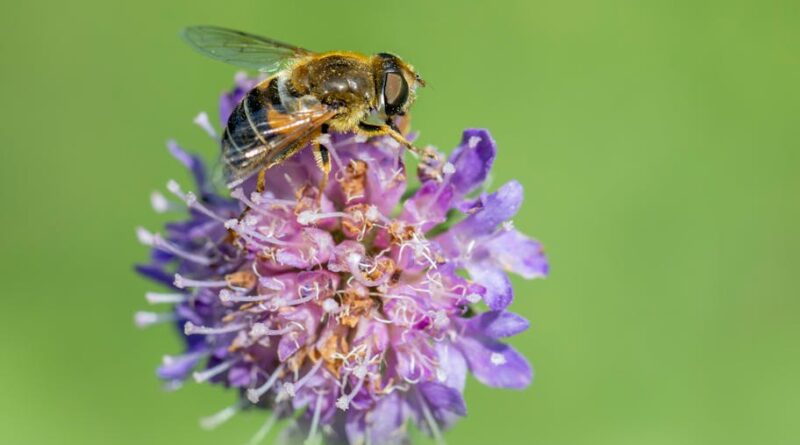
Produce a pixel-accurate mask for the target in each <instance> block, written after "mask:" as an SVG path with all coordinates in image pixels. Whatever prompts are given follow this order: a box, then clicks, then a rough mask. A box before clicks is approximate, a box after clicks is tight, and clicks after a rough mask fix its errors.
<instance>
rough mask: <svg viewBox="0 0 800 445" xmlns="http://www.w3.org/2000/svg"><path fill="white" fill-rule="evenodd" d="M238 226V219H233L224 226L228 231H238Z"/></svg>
mask: <svg viewBox="0 0 800 445" xmlns="http://www.w3.org/2000/svg"><path fill="white" fill-rule="evenodd" d="M238 225H239V220H238V219H236V218H231V219H229V220H227V221H225V224H224V226H225V228H226V229H228V230H234V229H236V226H238Z"/></svg>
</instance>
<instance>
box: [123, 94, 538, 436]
mask: <svg viewBox="0 0 800 445" xmlns="http://www.w3.org/2000/svg"><path fill="white" fill-rule="evenodd" d="M247 82H248V80H247V79H239V87H238V88H237V90H236V91H234V92H233V93H232V94H230V95H224V96H223V98H222V104H221V110H222V114H223V118H224V114H225V110H230V108H231V106H230V104H232V103H235V101H236V100H237V97H240V96H241V91H240V90H243V89H244V88H246V85H245V84H246V83H247ZM236 95H238V96H236ZM327 138H329V140H326V141H325V142H326V145H327V146H328V147H329V149H330V153H331V157H332V160H333V171H332V173H331V179H330V181H329V183H328V186H327V187H326V188H325V190H319V189H318V185H319V184H320V179H321V172H320V170H319V169H318V168H317V166H316V164H315V162H314V159H313V156H312V154H311V153H310V150H302V151H301V152H300V153H298V154H297V155H295V156H294V157H292V158H291V159H289V160H288V161H286V162H284V163H283V164H280V165H278V166H276V167H274V168H272V169H270V170H269V172H268V174H267V175H266V178H267V184H266V185H267V187H266V191H265V192H263V193H258V192H255V191H254V188H253V185H252V184H250V183H245V184H244V185H243V186H242V187H241V188H237V189H235V190H232V191H231V193H230V196H220V195H218V194H216V193H214V192H213V191H212V190H213V187H212V186H211V185H210V184H209V182H208V179H207V177H208V175H207V174H206V170H205V169H204V167H203V164H202V162H200V160H199V159H198V158H197V157H195V156H192V155H190V154H188V153H186V152H185V151H183V150H182V149H181V148H179V147H178V146H177V145H174V144H172V145H171V146H170V151H171V152H172V154H173V155H174V156H175V157H176V158H177V159H178V160H179V161H181V163H183V164H184V165H185V166H186V167H187V168H188V169H190V170H191V171H192V173H193V175H194V178H195V185H194V189H195V190H196V191H195V192H192V191H188V190H184V189H182V188H181V187H180V186H179V185H178V184H176V183H174V182H170V183H169V184H168V187H167V188H168V189H169V191H170V192H171V194H172V195H174V196H175V197H176V198H177V199H178V200H179V201H180V202H182V204H181V203H176V202H174V200H170V199H167V198H165V197H164V196H162V195H159V194H157V195H154V199H153V203H154V207H155V208H156V209H157V210H168V209H178V208H180V206H181V205H182V206H183V207H184V208H186V209H187V210H188V218H186V219H185V220H183V221H180V222H176V223H172V224H168V225H167V226H166V230H165V232H164V233H163V234H154V233H150V232H148V231H146V230H144V229H139V232H138V235H139V239H140V240H141V241H142V242H144V243H145V244H147V245H149V246H152V259H151V261H150V263H149V264H147V265H142V266H138V270H139V271H140V272H141V273H142V274H144V275H145V276H147V277H149V278H151V279H152V280H154V281H157V282H160V283H162V284H164V285H165V286H167V287H168V288H169V291H168V292H165V293H149V294H148V295H147V297H148V300H149V301H150V302H151V303H168V304H173V305H174V309H173V310H172V311H171V312H167V313H161V314H157V313H150V312H142V313H139V314H137V323H139V324H141V325H147V324H151V323H155V322H160V321H170V322H175V323H177V324H178V326H179V328H180V331H181V333H182V334H183V338H184V339H185V351H183V353H182V354H180V355H177V356H169V357H166V358H165V359H164V363H163V365H162V366H160V367H159V368H158V375H159V377H160V378H162V379H164V380H165V381H166V382H168V383H169V384H170V385H171V386H179V385H180V384H181V383H182V382H183V381H184V380H186V379H188V378H193V379H194V380H196V381H197V382H210V383H214V384H222V385H225V386H228V387H231V388H235V389H236V390H237V391H238V398H237V402H236V403H235V404H234V405H233V406H231V407H229V408H226V409H224V410H222V411H220V412H219V413H217V414H215V415H213V416H211V417H209V418H206V419H204V424H205V425H206V426H214V425H216V424H218V423H220V422H222V421H224V420H226V419H227V418H229V417H231V416H232V415H233V414H234V413H236V412H237V411H239V410H241V409H245V408H251V407H257V408H268V409H269V410H271V412H272V414H271V415H270V417H269V419H268V420H267V422H266V423H265V425H264V428H263V429H262V430H261V431H259V433H258V434H257V437H256V439H259V438H260V437H263V435H264V434H266V430H267V429H268V428H269V427H271V426H272V424H273V423H274V421H275V420H276V419H279V418H289V417H296V420H295V423H294V424H293V426H292V427H290V428H288V429H287V430H285V431H284V433H283V434H284V436H285V437H286V438H287V439H288V440H289V441H290V443H295V442H294V440H296V439H298V438H299V439H300V440H302V439H307V440H315V439H317V438H319V437H322V438H323V439H324V440H325V441H326V442H328V443H352V444H355V443H382V444H383V443H387V444H388V443H404V441H406V440H407V438H406V425H407V423H409V420H410V421H411V422H413V423H415V424H416V425H418V427H419V428H421V429H422V430H423V431H425V432H427V433H429V434H431V435H433V436H434V437H437V438H439V439H440V438H441V431H442V430H443V429H446V428H448V427H449V426H451V425H452V424H453V422H455V421H456V420H457V419H458V418H459V417H461V416H464V415H465V414H466V405H465V403H464V399H463V392H464V386H465V381H466V376H467V373H468V372H471V373H472V374H473V375H474V376H475V378H476V379H477V380H478V381H480V382H482V383H484V384H486V385H489V386H493V387H501V388H524V387H525V386H527V385H528V384H529V383H530V382H531V379H532V371H531V368H530V366H529V365H528V362H527V361H526V360H525V358H524V357H523V356H521V355H520V354H519V353H518V352H517V351H515V350H514V349H513V348H512V347H510V346H508V345H507V344H504V343H503V342H502V341H501V339H502V338H505V337H510V336H513V335H515V334H518V333H520V332H522V331H524V330H525V329H526V328H527V327H528V322H527V321H526V320H525V319H524V318H522V317H521V316H519V315H516V314H513V313H511V312H508V311H507V307H508V305H509V304H510V303H511V301H512V288H511V284H510V281H509V279H508V276H507V273H508V272H514V273H517V274H519V275H521V276H523V277H525V278H536V277H542V276H545V275H546V274H547V261H546V259H545V257H544V254H543V252H542V248H541V246H540V244H539V243H538V242H536V241H534V240H532V239H530V238H528V237H526V236H525V235H523V234H521V233H520V232H518V231H517V230H516V229H515V228H514V227H513V225H512V223H511V221H512V218H513V216H514V215H515V213H516V212H517V210H518V209H519V207H520V205H521V203H522V187H521V185H520V184H519V183H518V182H515V181H511V182H509V183H507V184H505V185H503V186H501V187H500V188H499V189H498V190H496V191H494V192H491V193H489V192H487V191H485V190H484V189H483V187H484V184H485V182H486V179H487V176H488V174H489V170H490V168H491V165H492V162H493V160H494V157H495V152H496V147H495V143H494V141H493V140H492V138H491V136H490V135H489V133H488V132H487V131H485V130H479V129H472V130H466V131H465V132H464V135H463V139H462V142H461V144H460V145H459V146H458V147H457V148H456V149H455V150H454V151H453V153H452V155H451V156H450V157H449V158H447V159H446V160H445V159H444V156H443V155H442V154H440V153H438V152H436V151H435V150H434V149H432V148H428V149H427V156H423V157H422V159H420V163H419V168H418V172H417V173H418V176H419V179H420V183H421V186H419V188H417V189H415V190H411V191H407V170H406V165H405V163H404V155H405V152H404V149H403V148H402V147H400V146H399V144H397V143H396V142H395V141H393V140H391V139H390V138H384V137H377V138H372V139H366V138H363V137H361V136H358V135H350V134H331V135H329V136H327ZM320 194H321V196H320ZM298 411H299V412H302V415H300V416H293V413H295V412H298Z"/></svg>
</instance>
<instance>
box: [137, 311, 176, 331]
mask: <svg viewBox="0 0 800 445" xmlns="http://www.w3.org/2000/svg"><path fill="white" fill-rule="evenodd" d="M133 319H134V322H135V323H136V326H138V327H140V328H146V327H149V326H152V325H154V324H159V323H167V322H171V321H175V320H176V317H175V313H173V312H146V311H139V312H137V313H136V314H135V315H134V317H133Z"/></svg>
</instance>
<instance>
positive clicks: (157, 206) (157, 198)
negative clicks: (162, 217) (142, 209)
mask: <svg viewBox="0 0 800 445" xmlns="http://www.w3.org/2000/svg"><path fill="white" fill-rule="evenodd" d="M150 205H151V206H152V207H153V210H155V212H156V213H166V212H169V211H170V210H176V207H175V204H173V203H172V202H170V201H169V200H168V199H167V197H166V196H164V195H163V194H162V193H161V192H158V191H154V192H153V193H151V194H150Z"/></svg>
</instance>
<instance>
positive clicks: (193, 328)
mask: <svg viewBox="0 0 800 445" xmlns="http://www.w3.org/2000/svg"><path fill="white" fill-rule="evenodd" d="M245 327H246V325H245V324H229V325H227V326H223V327H220V328H211V327H207V326H197V325H196V324H194V323H192V322H191V321H187V322H186V324H184V325H183V333H184V334H186V335H195V334H202V335H217V334H227V333H229V332H236V331H240V330H242V329H244V328H245Z"/></svg>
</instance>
